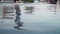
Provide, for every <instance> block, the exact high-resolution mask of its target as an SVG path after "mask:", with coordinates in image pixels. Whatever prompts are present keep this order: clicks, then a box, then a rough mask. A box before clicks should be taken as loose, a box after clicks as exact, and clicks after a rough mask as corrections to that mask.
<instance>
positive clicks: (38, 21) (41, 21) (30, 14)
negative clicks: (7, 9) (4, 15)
mask: <svg viewBox="0 0 60 34" xmlns="http://www.w3.org/2000/svg"><path fill="white" fill-rule="evenodd" d="M19 5H20V9H21V22H24V26H23V27H22V28H24V29H26V31H23V30H17V29H14V28H13V27H14V26H16V24H15V23H14V19H0V34H60V6H59V5H56V6H57V7H56V9H55V7H54V6H55V5H52V4H47V3H32V4H28V3H26V4H24V3H21V4H19ZM26 7H34V9H33V11H29V10H25V9H26Z"/></svg>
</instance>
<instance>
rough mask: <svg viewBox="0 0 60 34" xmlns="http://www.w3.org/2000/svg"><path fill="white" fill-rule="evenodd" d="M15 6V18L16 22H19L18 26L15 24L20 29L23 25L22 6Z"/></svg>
mask: <svg viewBox="0 0 60 34" xmlns="http://www.w3.org/2000/svg"><path fill="white" fill-rule="evenodd" d="M16 1H18V0H14V3H16ZM14 6H15V10H16V19H15V23H16V24H17V26H15V27H14V28H17V29H20V27H22V26H23V22H21V21H20V16H21V13H20V12H21V11H20V8H19V5H18V4H16V5H14Z"/></svg>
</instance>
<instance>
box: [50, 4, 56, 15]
mask: <svg viewBox="0 0 60 34" xmlns="http://www.w3.org/2000/svg"><path fill="white" fill-rule="evenodd" d="M56 7H57V5H54V4H53V5H50V8H49V9H50V10H53V12H54V15H56Z"/></svg>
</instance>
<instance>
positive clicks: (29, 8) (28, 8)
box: [25, 7, 34, 14]
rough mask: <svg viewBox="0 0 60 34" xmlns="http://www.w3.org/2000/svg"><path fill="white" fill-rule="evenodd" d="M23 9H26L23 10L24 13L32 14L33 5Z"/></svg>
mask: <svg viewBox="0 0 60 34" xmlns="http://www.w3.org/2000/svg"><path fill="white" fill-rule="evenodd" d="M25 10H26V12H25V13H26V14H32V13H33V12H34V7H26V8H25Z"/></svg>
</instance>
